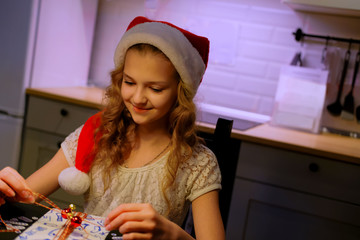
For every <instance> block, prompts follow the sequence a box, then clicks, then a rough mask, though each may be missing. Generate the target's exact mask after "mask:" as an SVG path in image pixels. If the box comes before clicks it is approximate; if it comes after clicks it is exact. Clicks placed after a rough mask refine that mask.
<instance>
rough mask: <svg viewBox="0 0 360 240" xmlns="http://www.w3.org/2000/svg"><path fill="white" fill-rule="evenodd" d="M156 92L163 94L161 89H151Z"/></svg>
mask: <svg viewBox="0 0 360 240" xmlns="http://www.w3.org/2000/svg"><path fill="white" fill-rule="evenodd" d="M151 89H152V90H153V91H154V92H156V93H159V92H162V89H159V88H153V87H152V88H151Z"/></svg>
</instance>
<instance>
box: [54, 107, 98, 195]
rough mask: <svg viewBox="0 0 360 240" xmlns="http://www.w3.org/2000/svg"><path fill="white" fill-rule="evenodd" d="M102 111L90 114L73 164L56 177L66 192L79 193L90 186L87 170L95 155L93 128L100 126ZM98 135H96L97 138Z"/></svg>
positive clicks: (79, 140) (81, 134) (81, 133)
mask: <svg viewBox="0 0 360 240" xmlns="http://www.w3.org/2000/svg"><path fill="white" fill-rule="evenodd" d="M101 116H102V112H99V113H97V114H95V115H93V116H91V117H90V118H89V119H88V120H87V121H86V122H85V124H84V126H83V127H82V129H81V132H80V135H79V139H78V145H77V149H76V157H75V166H74V167H69V168H65V169H64V170H63V171H62V172H61V173H60V174H59V177H58V182H59V185H60V186H61V188H62V189H64V190H65V191H66V192H68V193H71V194H74V195H80V194H83V193H85V192H86V191H87V190H88V188H89V186H90V178H89V175H88V172H89V171H90V168H91V165H92V163H93V161H94V157H95V151H94V146H95V136H94V133H95V130H96V129H97V128H98V127H99V126H100V123H101ZM99 137H100V135H98V136H97V139H98V138H99Z"/></svg>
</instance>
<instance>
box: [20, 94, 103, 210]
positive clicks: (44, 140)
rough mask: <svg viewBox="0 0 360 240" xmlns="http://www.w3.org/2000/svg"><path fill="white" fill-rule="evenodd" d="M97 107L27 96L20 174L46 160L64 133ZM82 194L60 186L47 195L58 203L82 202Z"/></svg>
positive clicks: (82, 121)
mask: <svg viewBox="0 0 360 240" xmlns="http://www.w3.org/2000/svg"><path fill="white" fill-rule="evenodd" d="M98 111H99V110H98V109H97V108H92V107H85V106H80V105H74V104H70V103H66V102H63V101H56V100H50V99H47V98H42V97H38V96H32V95H30V96H27V108H26V117H25V124H24V130H23V146H22V153H21V161H20V167H19V172H20V174H21V175H22V176H24V177H25V178H26V177H28V176H29V175H31V174H32V173H33V172H35V171H36V170H37V169H39V168H40V167H41V166H43V165H44V164H45V163H47V162H48V161H49V160H50V159H51V158H52V157H53V156H54V155H55V153H56V152H57V151H58V150H59V148H60V144H61V142H62V141H63V140H64V139H65V137H66V136H67V135H68V134H70V133H71V132H72V131H74V130H75V129H76V128H78V127H79V126H81V125H82V124H83V123H84V122H85V121H86V120H87V119H88V118H89V117H90V116H92V115H93V114H95V113H97V112H98ZM82 198H83V197H82V196H72V195H69V194H67V193H66V192H65V191H63V190H62V189H59V190H58V191H56V192H55V193H53V194H52V195H50V199H51V200H53V201H54V202H55V203H56V204H58V206H60V207H66V206H67V205H68V204H69V203H73V204H75V205H76V206H82V204H83V200H82ZM79 209H81V207H80V208H79Z"/></svg>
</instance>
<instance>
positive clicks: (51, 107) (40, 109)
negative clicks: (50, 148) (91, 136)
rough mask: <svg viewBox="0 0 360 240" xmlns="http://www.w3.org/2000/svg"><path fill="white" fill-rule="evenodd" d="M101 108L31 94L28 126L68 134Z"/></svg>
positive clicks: (27, 119)
mask: <svg viewBox="0 0 360 240" xmlns="http://www.w3.org/2000/svg"><path fill="white" fill-rule="evenodd" d="M98 111H99V110H98V109H94V108H88V107H81V106H78V105H72V104H68V103H64V102H58V101H53V100H49V99H44V98H39V97H34V96H30V97H29V102H28V110H27V116H26V127H28V128H34V129H38V130H42V131H46V132H51V133H54V134H59V135H68V134H69V133H71V132H72V131H74V130H75V129H76V128H78V127H79V126H81V125H82V124H83V123H84V122H85V121H86V120H87V119H88V118H89V117H90V116H92V115H94V114H95V113H97V112H98Z"/></svg>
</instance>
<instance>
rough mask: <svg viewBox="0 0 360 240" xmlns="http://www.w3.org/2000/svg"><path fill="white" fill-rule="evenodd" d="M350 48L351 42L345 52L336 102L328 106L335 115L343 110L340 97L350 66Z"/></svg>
mask: <svg viewBox="0 0 360 240" xmlns="http://www.w3.org/2000/svg"><path fill="white" fill-rule="evenodd" d="M350 48H351V42H350V43H349V48H348V50H347V51H346V53H345V59H344V66H343V70H342V73H341V79H340V84H339V88H338V93H337V97H336V100H335V102H334V103H331V104H329V105H328V106H327V110H328V111H329V113H330V114H332V115H334V116H339V115H340V114H341V110H342V105H341V103H340V99H341V94H342V90H343V87H344V82H345V78H346V72H347V68H348V65H349V59H350Z"/></svg>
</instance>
